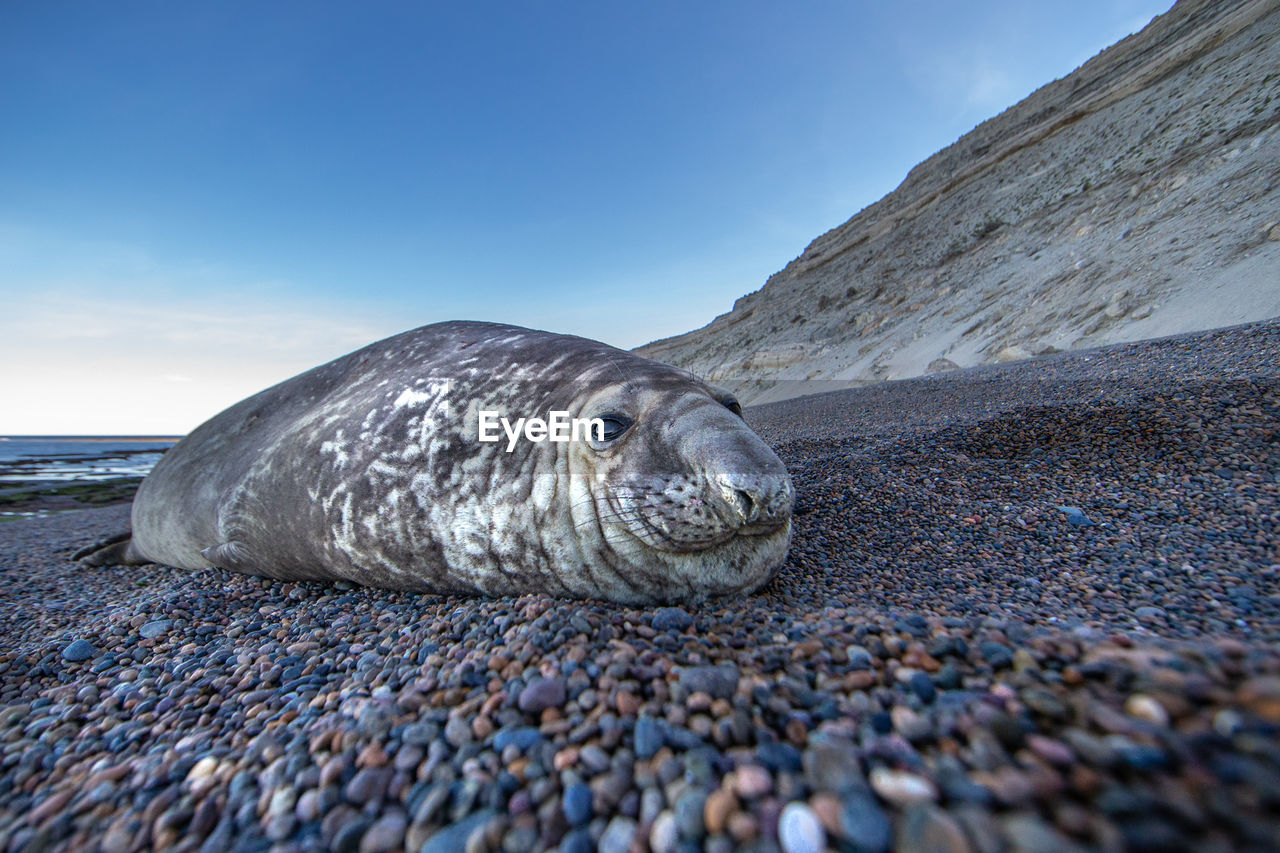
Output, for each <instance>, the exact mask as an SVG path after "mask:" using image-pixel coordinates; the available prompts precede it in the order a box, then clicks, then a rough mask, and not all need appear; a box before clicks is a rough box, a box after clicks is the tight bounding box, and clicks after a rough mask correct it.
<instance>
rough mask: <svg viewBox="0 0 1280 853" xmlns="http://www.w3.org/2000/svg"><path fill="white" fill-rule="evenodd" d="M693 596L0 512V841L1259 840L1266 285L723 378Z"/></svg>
mask: <svg viewBox="0 0 1280 853" xmlns="http://www.w3.org/2000/svg"><path fill="white" fill-rule="evenodd" d="M748 415H749V418H750V419H751V420H752V421H753V422H754V423H756V424H757V426H758V428H759V429H760V430H761V432H762V434H764V435H765V436H766V438H768V439H769V440H770V442H771V443H772V444H773V445H774V446H775V447H777V448H778V449H779V452H780V454H781V455H782V457H783V459H784V460H785V461H786V462H787V464H788V465H789V467H790V468H791V471H792V473H793V475H794V477H795V480H796V485H797V487H798V493H799V500H798V506H797V525H796V534H795V544H794V546H793V549H792V554H791V558H790V560H789V562H788V564H787V566H786V568H785V569H784V570H783V572H782V574H781V575H780V577H779V578H778V579H777V581H775V582H774V583H773V584H772V585H771V586H770V587H769V588H768V589H767V590H766V591H765V592H764V593H762V594H759V595H755V596H751V597H748V598H744V599H739V600H732V601H726V602H722V603H716V604H713V605H709V606H702V607H697V608H688V609H681V608H659V609H652V610H645V609H632V608H624V607H618V606H613V605H607V604H602V603H595V602H586V603H583V602H567V601H558V600H553V599H549V598H546V597H542V596H525V597H522V598H517V599H502V600H488V601H486V600H476V599H465V598H455V597H440V596H428V595H421V596H413V595H404V594H392V593H387V592H382V591H377V590H367V589H358V588H350V587H345V586H338V587H335V586H323V585H318V584H303V583H297V584H291V583H278V582H268V581H264V580H262V579H258V578H250V577H245V576H239V575H233V574H230V573H226V572H222V571H219V570H210V571H207V572H200V573H188V572H181V571H176V570H171V569H166V568H160V567H145V568H143V569H137V568H130V569H125V568H108V569H98V570H89V569H84V568H81V567H79V566H77V565H75V564H73V563H71V562H70V560H69V554H70V553H72V552H73V551H74V550H75V549H76V548H78V547H80V546H81V545H83V544H86V543H87V542H90V541H93V540H94V539H96V538H99V537H100V536H102V535H104V534H107V533H110V532H113V531H114V530H116V529H118V528H119V527H120V526H121V524H122V522H123V521H124V520H125V518H126V517H127V507H112V508H107V509H99V510H86V511H80V512H74V513H68V514H65V515H59V516H55V517H50V518H45V519H35V520H30V521H19V522H7V523H4V524H0V581H2V582H3V592H2V593H0V620H3V624H4V626H5V627H4V628H3V633H2V635H0V744H2V748H0V754H2V758H0V850H7V851H17V850H46V849H62V848H72V849H80V848H85V849H102V850H105V851H127V850H135V849H152V848H156V849H159V848H167V849H180V850H206V851H224V850H267V849H274V850H280V851H290V850H326V849H331V850H345V851H359V852H360V853H379V852H380V851H396V850H401V849H405V850H410V851H415V853H416V851H419V850H425V851H455V850H464V849H466V850H474V851H480V850H499V849H501V850H510V851H523V850H539V849H549V848H558V849H560V850H562V851H589V850H592V849H599V850H602V851H607V853H623V851H627V850H635V851H643V850H646V849H647V850H653V851H678V850H697V849H704V850H712V851H729V850H761V851H772V850H779V849H782V850H786V851H806V850H822V849H825V848H830V849H834V850H850V851H884V850H889V849H897V850H903V851H944V853H945V852H946V851H1002V850H1011V851H1070V850H1126V849H1129V850H1159V851H1161V853H1172V851H1178V850H1223V851H1226V850H1258V851H1262V850H1274V849H1275V839H1277V838H1280V738H1278V737H1277V735H1278V733H1280V646H1278V645H1277V640H1278V639H1280V552H1278V540H1280V537H1278V536H1277V526H1278V525H1277V519H1278V514H1280V445H1278V444H1277V436H1278V435H1280V431H1278V428H1280V323H1277V322H1272V323H1267V324H1258V325H1254V326H1249V327H1242V328H1238V329H1230V330H1222V331H1217V332H1211V333H1206V334H1200V335H1193V336H1184V337H1181V338H1178V339H1169V340H1163V341H1156V342H1148V343H1143V344H1138V345H1131V346H1125V347H1119V348H1112V349H1109V350H1106V351H1093V352H1088V353H1073V354H1066V355H1060V356H1054V357H1051V358H1046V359H1039V360H1036V361H1033V362H1027V363H1022V364H1014V365H1006V366H999V367H989V368H981V369H977V370H973V371H966V372H963V373H957V374H951V375H947V376H943V377H932V378H922V379H917V380H910V381H905V382H898V383H892V384H887V385H882V386H874V387H869V388H865V389H859V390H854V391H848V392H840V393H836V394H830V395H823V396H820V397H812V398H806V399H800V400H793V401H789V402H787V403H782V404H776V405H772V406H768V407H762V408H759V409H756V410H753V411H751V412H749V413H748Z"/></svg>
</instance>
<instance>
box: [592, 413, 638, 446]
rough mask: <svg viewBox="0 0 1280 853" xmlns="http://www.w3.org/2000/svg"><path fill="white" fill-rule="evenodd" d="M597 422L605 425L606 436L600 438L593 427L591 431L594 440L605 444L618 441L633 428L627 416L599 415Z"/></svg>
mask: <svg viewBox="0 0 1280 853" xmlns="http://www.w3.org/2000/svg"><path fill="white" fill-rule="evenodd" d="M596 420H598V421H600V422H601V423H603V424H604V435H603V436H599V433H598V432H597V430H596V429H595V428H594V427H593V428H592V430H591V437H592V439H597V440H598V441H602V442H604V443H605V444H607V443H609V442H611V441H617V440H618V439H619V438H620V437H621V436H622V434H623V433H624V432H626V431H627V429H628V428H629V427H630V426H631V423H632V422H631V419H630V418H628V417H626V416H625V415H617V414H607V415H597V416H596Z"/></svg>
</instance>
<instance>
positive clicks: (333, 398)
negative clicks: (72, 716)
mask: <svg viewBox="0 0 1280 853" xmlns="http://www.w3.org/2000/svg"><path fill="white" fill-rule="evenodd" d="M735 405H736V404H734V403H732V401H731V398H729V397H728V395H727V394H725V392H723V391H720V390H718V389H716V388H714V387H712V386H710V385H708V384H706V383H704V382H702V381H700V380H698V379H696V378H694V377H691V376H690V375H689V374H687V373H685V372H683V371H679V370H677V369H675V368H672V367H669V366H666V365H662V364H659V363H657V362H653V361H649V360H646V359H643V358H640V357H638V356H636V355H633V354H631V353H627V352H624V351H622V350H618V349H615V348H613V347H610V346H607V345H605V344H602V343H599V342H597V341H591V340H587V339H585V338H578V337H572V336H568V335H557V334H551V333H548V332H540V331H533V330H529V329H522V328H518V327H515V326H502V325H495V324H491V323H472V322H451V323H440V324H437V325H432V326H425V327H422V328H419V329H415V330H413V331H409V332H405V333H404V334H401V335H396V336H395V337H392V338H388V339H386V340H383V341H379V342H378V343H375V344H372V345H370V346H368V347H365V348H364V349H361V350H358V351H356V352H354V353H351V354H350V355H347V356H344V357H342V358H339V359H337V360H335V361H332V362H329V363H328V364H325V365H322V366H320V367H317V368H315V369H313V370H310V371H307V372H306V373H303V374H301V375H299V376H296V377H294V378H293V379H289V380H287V381H285V382H282V383H280V384H279V385H276V386H274V387H272V388H268V389H267V390H265V391H262V392H261V393H259V394H256V395H254V396H252V397H250V398H248V399H247V400H244V401H242V402H240V403H238V404H236V405H235V406H232V407H231V408H229V409H227V410H226V411H224V412H222V413H221V414H219V415H217V416H215V417H214V418H212V419H211V420H209V421H208V422H206V423H205V424H203V425H202V426H200V427H199V428H198V429H196V430H195V431H193V432H192V433H191V434H190V435H189V436H187V437H186V438H184V439H183V440H182V441H181V442H179V443H178V444H177V445H176V446H175V447H174V448H173V449H171V450H170V451H169V452H168V453H166V454H165V456H164V457H163V459H162V460H161V462H160V463H159V464H158V465H157V466H156V468H155V470H154V471H152V473H151V474H150V476H148V477H147V478H146V480H145V481H144V482H143V483H142V486H141V488H139V490H138V495H137V498H136V500H135V502H134V508H133V540H132V543H131V544H130V545H129V546H128V549H127V552H126V553H127V557H128V558H129V559H130V560H131V561H135V562H136V561H148V562H159V563H166V564H169V565H173V566H180V567H184V568H188V569H201V568H206V567H208V566H209V565H211V564H214V565H218V566H221V567H223V568H228V569H234V570H237V571H243V572H248V573H251V574H257V575H263V576H267V577H274V578H282V579H314V580H326V579H346V580H350V581H354V582H356V583H360V584H365V585H369V586H378V587H388V588H393V589H405V590H419V591H431V592H461V593H483V594H488V595H511V594H520V593H526V592H547V593H552V594H556V595H563V596H571V597H590V598H605V599H611V600H615V601H621V602H630V603H646V602H658V601H680V602H689V601H696V600H699V599H702V598H705V597H707V596H710V595H721V594H727V593H737V592H747V591H750V590H753V589H756V588H758V587H760V586H761V585H763V584H764V583H766V582H767V581H768V580H769V579H770V578H771V577H772V576H773V575H774V574H775V573H776V571H777V569H778V568H779V566H780V565H781V564H782V562H783V560H784V558H785V556H786V552H787V548H788V545H789V543H790V536H791V521H790V515H791V505H792V499H793V491H792V486H791V482H790V478H789V477H788V475H787V472H786V469H785V468H784V467H783V465H782V463H781V462H780V461H779V460H778V458H777V456H776V455H775V454H774V453H773V452H772V451H771V450H770V449H769V448H768V447H767V446H766V445H765V444H764V442H762V441H761V440H760V438H759V437H758V436H756V435H755V433H754V432H752V431H751V430H750V428H748V427H747V425H746V424H745V423H744V422H743V421H742V419H741V418H740V416H739V415H738V414H737V413H736V412H735V411H732V410H731V407H732V406H735ZM481 410H494V411H497V412H499V413H501V414H502V415H503V416H506V417H509V418H510V419H511V420H512V421H514V420H515V419H516V418H518V417H542V418H545V417H547V415H548V413H549V412H550V411H553V410H560V411H568V412H570V413H571V414H572V416H573V417H595V416H598V415H600V414H604V413H610V414H616V415H621V416H623V417H624V418H625V419H627V420H631V421H633V424H632V425H631V426H630V427H629V428H628V429H627V430H626V432H625V433H623V434H622V436H621V437H620V438H618V439H617V440H616V441H614V442H612V443H607V442H606V443H599V442H588V441H583V440H579V441H571V442H551V441H544V442H541V443H534V442H530V441H527V440H524V439H521V440H520V441H519V442H518V443H517V444H516V447H515V449H514V450H513V451H511V452H507V449H506V448H507V440H506V437H505V436H503V439H502V440H501V441H499V442H495V443H482V442H480V441H479V440H478V437H477V429H478V419H479V415H478V413H479V411H481Z"/></svg>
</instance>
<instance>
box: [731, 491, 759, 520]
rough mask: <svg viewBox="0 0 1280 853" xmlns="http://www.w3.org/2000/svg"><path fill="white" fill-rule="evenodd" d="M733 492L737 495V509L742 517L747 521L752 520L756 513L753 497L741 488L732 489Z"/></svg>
mask: <svg viewBox="0 0 1280 853" xmlns="http://www.w3.org/2000/svg"><path fill="white" fill-rule="evenodd" d="M733 493H734V494H735V495H737V497H738V510H739V511H740V512H741V513H742V517H743V518H744V519H746V520H747V521H753V520H754V519H755V517H756V515H757V514H758V511H757V509H756V499H755V497H754V496H752V494H751V493H750V492H747V491H744V490H742V489H734V490H733Z"/></svg>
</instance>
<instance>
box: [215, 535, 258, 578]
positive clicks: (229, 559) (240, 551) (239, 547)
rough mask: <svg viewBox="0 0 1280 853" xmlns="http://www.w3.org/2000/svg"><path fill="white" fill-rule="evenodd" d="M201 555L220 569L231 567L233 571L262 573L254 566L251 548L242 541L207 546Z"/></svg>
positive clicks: (253, 573)
mask: <svg viewBox="0 0 1280 853" xmlns="http://www.w3.org/2000/svg"><path fill="white" fill-rule="evenodd" d="M200 556H201V557H204V558H205V559H206V560H208V561H209V562H210V563H213V564H214V565H215V566H217V567H218V568H220V569H230V570H231V571H233V572H243V573H244V574H248V575H260V574H262V572H261V570H259V569H256V568H254V565H253V558H252V557H250V556H249V549H248V548H246V547H245V546H244V544H243V543H241V542H223V543H222V544H221V545H214V546H213V547H212V548H205V549H204V550H203V551H201V552H200Z"/></svg>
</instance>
